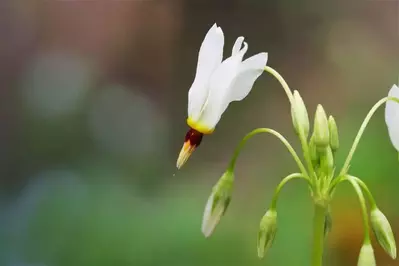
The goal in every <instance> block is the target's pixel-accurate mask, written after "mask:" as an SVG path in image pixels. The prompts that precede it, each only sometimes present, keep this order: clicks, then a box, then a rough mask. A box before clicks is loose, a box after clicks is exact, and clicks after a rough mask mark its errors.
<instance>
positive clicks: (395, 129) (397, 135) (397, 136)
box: [388, 126, 399, 151]
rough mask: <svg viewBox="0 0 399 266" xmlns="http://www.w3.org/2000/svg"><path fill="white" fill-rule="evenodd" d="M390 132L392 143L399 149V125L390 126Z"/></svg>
mask: <svg viewBox="0 0 399 266" xmlns="http://www.w3.org/2000/svg"><path fill="white" fill-rule="evenodd" d="M388 133H389V137H390V139H391V142H392V145H393V146H394V147H395V149H396V150H397V151H399V126H388Z"/></svg>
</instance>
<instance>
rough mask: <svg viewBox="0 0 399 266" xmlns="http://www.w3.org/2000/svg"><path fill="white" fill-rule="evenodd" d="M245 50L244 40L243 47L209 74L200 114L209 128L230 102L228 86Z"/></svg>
mask: <svg viewBox="0 0 399 266" xmlns="http://www.w3.org/2000/svg"><path fill="white" fill-rule="evenodd" d="M247 50H248V44H247V43H246V42H244V47H243V48H242V49H241V50H240V51H239V52H238V53H237V54H236V55H234V56H231V57H229V58H227V59H226V60H225V61H223V62H222V64H221V65H220V66H219V67H218V68H217V69H216V70H215V72H214V73H213V74H212V76H211V80H210V83H209V85H210V91H209V96H208V99H207V103H206V106H205V107H204V110H203V113H202V114H201V122H202V123H203V124H205V125H207V126H208V127H209V128H214V127H215V126H216V124H217V123H218V122H219V120H220V117H221V116H222V114H223V112H224V111H225V110H226V108H227V106H228V104H229V103H230V101H229V100H226V99H228V97H229V90H230V87H231V86H232V84H233V83H234V80H235V78H236V76H237V73H238V71H239V69H240V65H241V61H242V57H243V56H244V54H245V53H246V51H247Z"/></svg>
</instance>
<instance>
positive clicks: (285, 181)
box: [270, 173, 309, 210]
mask: <svg viewBox="0 0 399 266" xmlns="http://www.w3.org/2000/svg"><path fill="white" fill-rule="evenodd" d="M296 178H304V179H306V180H307V181H308V182H309V179H307V178H305V177H304V175H303V174H300V173H294V174H290V175H288V176H286V177H284V178H283V180H281V182H280V184H278V186H277V188H276V190H275V191H274V195H273V198H272V203H271V204H270V209H272V210H275V209H276V207H277V199H278V195H279V194H280V190H281V189H282V188H283V187H284V185H285V184H287V183H288V181H290V180H292V179H296Z"/></svg>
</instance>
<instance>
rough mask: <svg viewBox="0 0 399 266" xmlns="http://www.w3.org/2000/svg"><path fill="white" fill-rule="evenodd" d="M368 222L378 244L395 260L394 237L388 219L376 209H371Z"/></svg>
mask: <svg viewBox="0 0 399 266" xmlns="http://www.w3.org/2000/svg"><path fill="white" fill-rule="evenodd" d="M370 221H371V227H372V229H373V231H374V234H375V236H376V238H377V241H378V243H379V244H380V245H381V247H382V248H383V249H384V250H385V252H386V253H388V255H389V256H391V258H392V259H396V243H395V237H394V235H393V232H392V228H391V226H390V224H389V222H388V219H387V218H386V217H385V215H384V214H383V213H382V212H381V211H380V210H379V209H378V208H373V210H371V213H370Z"/></svg>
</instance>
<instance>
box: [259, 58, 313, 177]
mask: <svg viewBox="0 0 399 266" xmlns="http://www.w3.org/2000/svg"><path fill="white" fill-rule="evenodd" d="M264 70H265V71H266V72H268V73H270V74H271V75H273V76H274V77H275V78H276V79H277V80H278V81H279V82H280V84H281V86H282V87H283V89H284V91H285V93H286V94H287V96H288V100H289V101H290V103H291V105H292V102H293V99H294V96H293V94H292V92H291V89H290V87H289V86H288V84H287V82H286V81H285V80H284V78H283V77H282V76H281V75H280V74H279V73H278V72H277V71H276V70H274V69H273V68H271V67H269V66H266V67H265V68H264ZM299 140H300V141H301V145H302V150H303V156H304V158H305V161H306V163H307V166H308V170H309V172H310V174H311V176H312V177H313V178H314V179H316V175H315V173H314V168H313V164H312V160H311V156H310V151H309V145H308V142H307V140H306V137H305V135H304V134H303V132H302V131H301V132H300V133H299Z"/></svg>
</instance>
